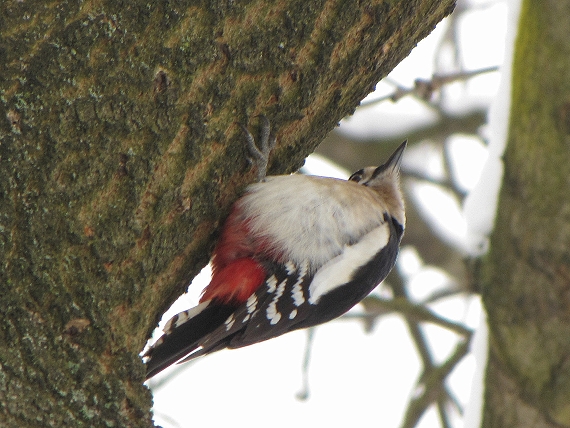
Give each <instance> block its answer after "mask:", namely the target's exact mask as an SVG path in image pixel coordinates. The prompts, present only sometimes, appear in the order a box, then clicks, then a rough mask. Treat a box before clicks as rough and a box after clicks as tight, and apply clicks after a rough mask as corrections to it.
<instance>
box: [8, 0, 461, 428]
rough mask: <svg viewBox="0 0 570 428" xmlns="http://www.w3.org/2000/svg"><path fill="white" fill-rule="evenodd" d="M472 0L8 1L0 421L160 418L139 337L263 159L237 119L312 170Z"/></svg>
mask: <svg viewBox="0 0 570 428" xmlns="http://www.w3.org/2000/svg"><path fill="white" fill-rule="evenodd" d="M453 4H454V1H453V0H445V1H441V0H410V1H401V2H383V1H380V0H367V1H362V2H359V3H358V4H356V3H352V2H343V1H340V0H329V1H312V2H307V1H305V0H303V1H288V2H286V1H282V2H267V3H264V2H215V3H211V2H200V3H198V2H191V1H176V2H166V1H160V2H154V3H148V2H142V1H138V0H133V1H129V2H114V1H105V0H103V1H100V2H75V1H52V2H43V1H24V2H20V1H15V0H14V1H12V0H8V1H5V2H3V3H2V5H1V6H0V29H1V30H0V31H1V32H0V85H1V86H0V110H1V111H0V254H1V255H0V260H1V261H2V268H1V270H0V296H1V297H0V299H1V302H2V311H1V313H0V425H2V426H6V427H12V426H14V427H15V426H55V427H61V426H74V427H80V426H151V425H152V422H151V414H150V407H151V396H150V393H149V391H148V389H146V388H145V387H143V385H142V380H143V376H144V367H143V365H142V363H141V360H140V358H139V356H138V354H139V352H140V351H141V349H142V348H143V346H144V343H145V341H146V340H147V338H148V337H149V335H150V333H151V331H152V329H153V328H154V326H155V325H156V322H157V320H158V319H159V317H160V315H161V313H162V311H163V310H164V309H165V308H167V307H168V305H169V304H170V303H172V301H173V300H174V299H175V298H176V297H177V296H178V295H179V294H180V293H181V292H182V291H183V290H184V288H185V287H186V285H187V284H188V282H189V280H190V279H191V278H192V277H193V276H194V274H195V273H196V272H198V270H199V269H200V268H201V267H202V266H203V265H204V264H205V263H206V262H207V260H208V258H209V251H210V249H211V247H212V244H213V242H214V235H215V231H216V228H217V226H218V224H219V221H220V219H222V218H223V217H224V215H225V214H226V213H227V210H228V207H229V205H230V204H231V203H232V202H233V201H234V200H235V198H236V196H237V195H238V194H239V192H240V190H241V189H242V188H243V186H244V185H245V184H246V183H247V182H249V181H251V180H252V179H253V177H254V173H253V172H252V171H250V168H249V166H248V163H247V161H246V149H245V147H244V138H243V135H242V132H241V130H240V128H239V127H238V126H236V122H239V123H242V124H247V125H249V126H250V127H251V129H252V130H255V129H257V125H258V123H257V121H256V120H255V119H253V118H254V117H255V116H256V115H258V114H264V115H266V116H267V117H268V118H269V119H270V120H271V123H272V124H273V126H274V128H275V129H276V130H277V131H276V134H277V136H278V139H279V145H278V148H277V149H276V151H275V155H274V157H273V158H272V164H271V172H272V173H283V172H287V171H293V170H295V169H296V168H298V167H299V166H300V165H301V163H302V161H303V159H304V157H305V156H306V155H307V154H308V153H309V152H311V151H312V150H313V149H314V148H315V147H316V145H317V144H318V143H319V142H320V141H321V140H322V139H323V137H324V136H325V135H326V133H327V132H328V131H330V130H331V129H332V128H333V127H334V126H335V124H336V123H337V122H338V121H339V120H340V119H341V118H342V117H343V116H346V115H347V114H350V113H351V112H352V111H353V110H354V108H355V107H356V106H357V105H358V102H359V101H360V100H361V99H362V98H363V97H364V96H365V95H366V94H367V93H368V92H369V91H370V90H372V89H373V88H374V85H375V83H376V82H377V81H379V80H380V79H381V78H382V77H383V76H384V75H386V74H387V73H388V71H390V70H391V69H392V68H393V67H394V66H395V65H396V64H397V63H398V62H399V61H400V60H401V59H402V58H404V57H405V56H406V55H407V54H408V53H409V51H410V50H411V49H412V48H413V47H414V46H415V44H416V43H417V42H418V41H419V40H420V39H421V38H423V37H425V36H426V35H427V34H428V33H429V32H430V31H431V30H432V29H433V27H434V26H435V24H436V23H437V22H438V21H439V20H441V19H442V18H443V17H444V16H445V15H447V14H448V13H450V12H451V10H452V8H453ZM150 5H152V6H150ZM250 119H251V121H250Z"/></svg>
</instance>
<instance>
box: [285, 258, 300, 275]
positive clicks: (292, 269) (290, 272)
mask: <svg viewBox="0 0 570 428" xmlns="http://www.w3.org/2000/svg"><path fill="white" fill-rule="evenodd" d="M285 269H287V275H293V273H295V271H296V270H297V268H296V267H295V264H294V263H293V262H291V261H288V262H287V263H285Z"/></svg>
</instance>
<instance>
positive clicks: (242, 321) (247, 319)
mask: <svg viewBox="0 0 570 428" xmlns="http://www.w3.org/2000/svg"><path fill="white" fill-rule="evenodd" d="M249 317H251V314H247V315H246V316H245V317H243V319H242V320H241V323H242V324H243V323H246V322H248V321H249Z"/></svg>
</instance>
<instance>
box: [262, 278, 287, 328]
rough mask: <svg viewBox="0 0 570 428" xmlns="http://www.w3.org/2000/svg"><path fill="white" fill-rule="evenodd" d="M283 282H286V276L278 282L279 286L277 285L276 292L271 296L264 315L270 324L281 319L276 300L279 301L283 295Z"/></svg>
mask: <svg viewBox="0 0 570 428" xmlns="http://www.w3.org/2000/svg"><path fill="white" fill-rule="evenodd" d="M285 284H287V278H285V279H284V280H283V281H282V282H281V284H279V286H278V287H277V292H276V293H275V297H273V300H272V301H271V303H270V304H269V306H267V311H266V315H267V319H268V320H269V323H270V324H271V325H275V324H277V323H278V322H279V320H280V319H281V313H279V312H278V311H277V302H278V301H279V298H280V297H281V296H282V295H283V292H284V291H285Z"/></svg>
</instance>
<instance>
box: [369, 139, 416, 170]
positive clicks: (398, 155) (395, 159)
mask: <svg viewBox="0 0 570 428" xmlns="http://www.w3.org/2000/svg"><path fill="white" fill-rule="evenodd" d="M407 144H408V140H406V141H404V142H403V143H402V144H400V145H399V146H398V148H397V149H396V150H395V151H394V153H392V156H390V159H388V160H387V161H386V163H384V164H383V165H380V166H379V167H378V168H376V170H375V171H374V174H373V177H376V176H377V175H378V174H380V173H382V172H383V171H386V170H390V172H391V173H395V172H396V173H397V172H399V171H400V166H401V165H402V157H403V156H404V150H405V149H406V145H407Z"/></svg>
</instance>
